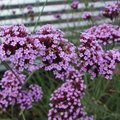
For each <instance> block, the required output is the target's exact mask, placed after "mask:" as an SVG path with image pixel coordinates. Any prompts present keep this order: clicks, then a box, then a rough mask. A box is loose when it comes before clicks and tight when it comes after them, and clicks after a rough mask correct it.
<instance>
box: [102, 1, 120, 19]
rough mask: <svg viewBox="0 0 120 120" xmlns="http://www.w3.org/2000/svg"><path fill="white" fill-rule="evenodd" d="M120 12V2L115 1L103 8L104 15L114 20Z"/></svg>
mask: <svg viewBox="0 0 120 120" xmlns="http://www.w3.org/2000/svg"><path fill="white" fill-rule="evenodd" d="M119 13H120V3H119V2H115V3H112V4H108V5H106V6H105V7H104V8H103V11H102V15H103V16H105V17H107V18H110V19H111V20H113V18H116V17H117V16H118V15H119Z"/></svg>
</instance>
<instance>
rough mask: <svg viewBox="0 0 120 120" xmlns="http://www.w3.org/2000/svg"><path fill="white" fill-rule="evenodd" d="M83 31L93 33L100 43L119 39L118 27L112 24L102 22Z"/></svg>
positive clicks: (119, 30)
mask: <svg viewBox="0 0 120 120" xmlns="http://www.w3.org/2000/svg"><path fill="white" fill-rule="evenodd" d="M84 33H88V34H91V35H94V36H95V38H96V40H97V41H98V42H99V44H101V45H106V44H110V43H113V42H119V41H120V34H119V33H120V28H119V27H118V26H116V25H112V24H107V23H104V24H100V25H98V26H93V27H91V28H89V29H88V30H86V31H85V32H84Z"/></svg>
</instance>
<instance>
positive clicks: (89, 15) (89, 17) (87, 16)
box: [82, 12, 92, 20]
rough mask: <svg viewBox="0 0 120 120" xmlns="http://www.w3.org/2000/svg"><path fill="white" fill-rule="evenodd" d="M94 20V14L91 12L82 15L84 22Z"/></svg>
mask: <svg viewBox="0 0 120 120" xmlns="http://www.w3.org/2000/svg"><path fill="white" fill-rule="evenodd" d="M91 18H92V13H91V12H84V13H83V14H82V19H84V20H90V19H91Z"/></svg>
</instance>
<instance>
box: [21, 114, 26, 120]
mask: <svg viewBox="0 0 120 120" xmlns="http://www.w3.org/2000/svg"><path fill="white" fill-rule="evenodd" d="M21 115H22V118H23V120H26V119H25V116H24V113H23V112H22V113H21Z"/></svg>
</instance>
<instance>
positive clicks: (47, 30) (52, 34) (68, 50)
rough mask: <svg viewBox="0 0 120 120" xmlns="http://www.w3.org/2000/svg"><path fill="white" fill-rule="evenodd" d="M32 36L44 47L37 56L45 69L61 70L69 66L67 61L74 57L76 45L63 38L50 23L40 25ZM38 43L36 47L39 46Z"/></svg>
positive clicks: (61, 33)
mask: <svg viewBox="0 0 120 120" xmlns="http://www.w3.org/2000/svg"><path fill="white" fill-rule="evenodd" d="M33 37H34V41H38V43H39V45H40V46H43V47H42V48H44V50H43V49H42V50H43V54H41V52H39V53H40V55H39V56H40V57H41V60H42V62H43V68H44V69H45V70H58V71H61V70H62V69H65V68H67V67H69V63H71V62H72V61H74V59H75V58H76V53H75V49H76V47H75V46H74V45H73V44H72V43H70V42H68V40H67V39H65V38H64V34H63V32H61V31H60V30H59V29H56V28H54V27H53V26H51V25H45V26H42V27H41V28H40V30H39V31H38V32H36V35H35V36H33ZM39 45H38V49H39V48H41V47H40V46H39ZM40 50H41V49H40Z"/></svg>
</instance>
